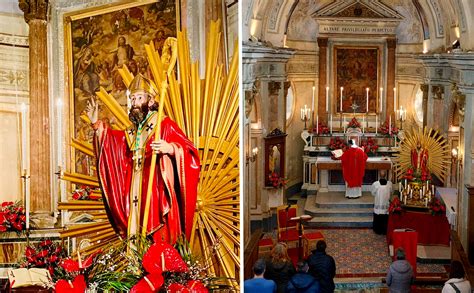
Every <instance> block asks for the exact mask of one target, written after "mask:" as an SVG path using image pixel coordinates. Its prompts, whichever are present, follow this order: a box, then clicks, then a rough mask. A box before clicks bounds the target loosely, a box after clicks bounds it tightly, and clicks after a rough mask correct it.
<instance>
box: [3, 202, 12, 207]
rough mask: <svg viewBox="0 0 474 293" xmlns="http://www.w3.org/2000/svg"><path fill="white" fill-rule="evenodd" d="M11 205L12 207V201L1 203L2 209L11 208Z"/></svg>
mask: <svg viewBox="0 0 474 293" xmlns="http://www.w3.org/2000/svg"><path fill="white" fill-rule="evenodd" d="M11 205H14V203H13V201H4V202H2V207H3V208H4V207H7V206H11Z"/></svg>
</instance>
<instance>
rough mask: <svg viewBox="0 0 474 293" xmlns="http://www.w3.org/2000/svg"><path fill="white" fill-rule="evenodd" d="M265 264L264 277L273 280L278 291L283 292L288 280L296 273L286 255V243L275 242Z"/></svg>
mask: <svg viewBox="0 0 474 293" xmlns="http://www.w3.org/2000/svg"><path fill="white" fill-rule="evenodd" d="M266 265H267V268H266V270H265V275H264V276H265V279H268V280H273V281H275V283H276V284H277V292H278V293H283V292H285V289H286V285H287V284H288V281H289V280H290V278H291V277H292V276H293V275H294V274H295V273H296V271H295V267H294V266H293V263H292V262H291V259H290V257H289V256H288V251H287V249H286V244H284V243H277V244H275V246H274V247H273V249H272V252H271V257H270V259H268V260H267V263H266Z"/></svg>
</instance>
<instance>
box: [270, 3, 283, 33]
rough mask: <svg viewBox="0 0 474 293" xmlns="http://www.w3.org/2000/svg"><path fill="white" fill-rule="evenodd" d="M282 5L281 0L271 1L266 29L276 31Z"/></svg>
mask: <svg viewBox="0 0 474 293" xmlns="http://www.w3.org/2000/svg"><path fill="white" fill-rule="evenodd" d="M282 7H283V0H277V1H275V2H274V3H273V7H272V10H271V11H270V16H269V18H268V30H269V31H270V32H276V30H277V28H278V26H277V24H278V20H279V19H280V18H279V17H278V16H279V15H280V10H281V8H282Z"/></svg>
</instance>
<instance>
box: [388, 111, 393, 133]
mask: <svg viewBox="0 0 474 293" xmlns="http://www.w3.org/2000/svg"><path fill="white" fill-rule="evenodd" d="M388 135H392V115H390V116H389V117H388Z"/></svg>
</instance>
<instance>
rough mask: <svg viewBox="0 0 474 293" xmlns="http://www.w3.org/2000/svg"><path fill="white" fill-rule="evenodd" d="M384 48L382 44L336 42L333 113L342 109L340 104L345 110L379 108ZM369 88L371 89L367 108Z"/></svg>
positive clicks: (357, 111) (347, 111)
mask: <svg viewBox="0 0 474 293" xmlns="http://www.w3.org/2000/svg"><path fill="white" fill-rule="evenodd" d="M381 51H382V50H381V48H380V47H379V46H360V47H354V46H334V51H333V56H334V57H333V62H334V63H333V69H334V70H333V80H334V83H333V84H334V88H333V93H334V95H333V96H334V99H333V103H332V107H333V109H332V110H333V113H341V108H342V113H343V114H344V113H351V114H353V113H356V114H361V113H368V114H375V113H378V112H379V109H380V90H379V89H380V86H381V84H382V83H381V80H382V77H381V64H382V59H381ZM341 87H342V94H341ZM367 88H368V89H369V91H368V93H369V95H368V96H369V99H368V100H369V105H368V106H369V107H368V111H367ZM341 96H342V103H341Z"/></svg>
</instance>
